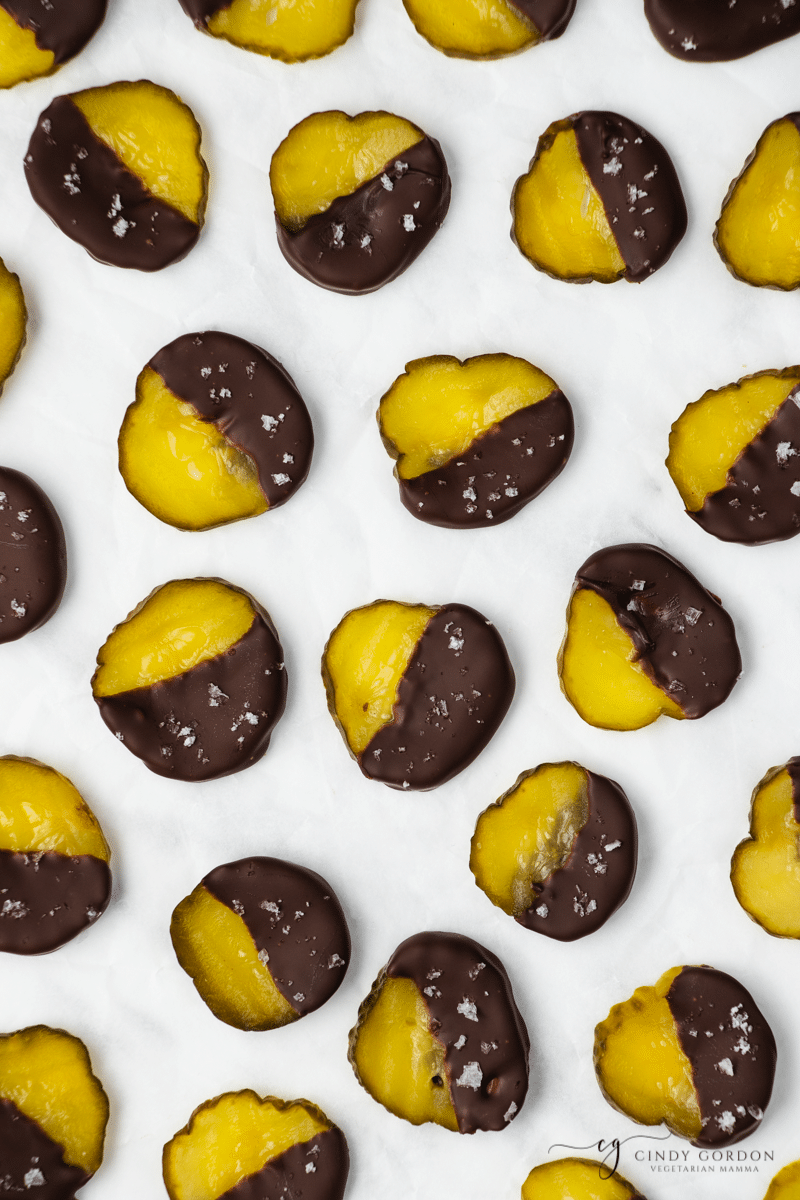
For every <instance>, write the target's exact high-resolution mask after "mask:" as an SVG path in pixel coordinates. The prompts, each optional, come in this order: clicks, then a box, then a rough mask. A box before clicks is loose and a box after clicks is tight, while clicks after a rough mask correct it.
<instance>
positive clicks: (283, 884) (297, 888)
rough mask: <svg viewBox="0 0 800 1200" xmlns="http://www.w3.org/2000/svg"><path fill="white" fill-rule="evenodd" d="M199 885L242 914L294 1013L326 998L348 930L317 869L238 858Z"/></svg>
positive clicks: (344, 960)
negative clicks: (311, 869) (238, 859)
mask: <svg viewBox="0 0 800 1200" xmlns="http://www.w3.org/2000/svg"><path fill="white" fill-rule="evenodd" d="M203 887H204V888H205V889H206V891H207V892H210V893H211V895H212V896H214V897H216V899H217V900H219V901H220V903H222V904H224V905H225V906H226V907H227V908H230V909H231V910H232V911H233V912H235V913H238V915H239V916H240V917H241V918H242V920H243V921H244V923H245V925H246V926H247V928H248V930H249V933H250V936H251V937H252V939H253V942H254V943H255V947H256V949H257V950H258V951H259V952H262V951H264V952H266V955H267V964H268V965H267V969H268V970H269V973H270V975H271V976H272V978H273V980H274V981H275V986H276V987H277V989H278V991H279V992H280V993H281V995H282V996H283V997H284V999H285V1000H288V1002H289V1004H291V1006H292V1008H293V1009H294V1010H295V1012H296V1013H298V1015H299V1016H301V1017H304V1016H305V1015H306V1013H310V1012H314V1011H315V1009H317V1008H320V1007H321V1006H322V1005H323V1004H324V1003H325V1001H326V1000H330V998H331V996H332V995H333V993H334V992H335V991H336V989H337V988H338V987H339V984H340V983H341V982H342V980H343V979H344V976H345V972H346V971H347V967H348V964H349V962H350V934H349V933H348V930H347V922H346V920H345V916H344V913H343V911H342V906H341V904H340V903H339V901H338V899H337V898H336V896H335V894H334V892H333V889H332V888H331V887H330V886H329V885H328V884H327V883H326V882H325V880H324V879H323V878H322V876H321V875H317V873H316V871H310V870H308V868H307V867H299V866H297V865H296V864H295V863H289V862H283V861H282V860H281V859H279V858H243V859H241V860H240V861H239V862H233V863H226V864H225V865H224V866H222V867H217V868H216V869H215V870H213V871H211V872H210V874H208V875H206V877H205V879H204V880H203Z"/></svg>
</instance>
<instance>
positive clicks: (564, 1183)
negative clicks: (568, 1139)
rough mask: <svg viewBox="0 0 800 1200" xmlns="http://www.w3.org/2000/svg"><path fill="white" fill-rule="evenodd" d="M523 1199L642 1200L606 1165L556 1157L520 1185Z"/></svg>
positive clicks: (533, 1172) (536, 1169)
mask: <svg viewBox="0 0 800 1200" xmlns="http://www.w3.org/2000/svg"><path fill="white" fill-rule="evenodd" d="M522 1200H644V1197H643V1196H642V1194H641V1193H640V1192H639V1191H638V1190H637V1189H636V1188H635V1187H634V1186H633V1184H632V1183H628V1180H627V1179H624V1178H623V1176H622V1175H619V1174H618V1173H617V1172H616V1171H612V1170H610V1169H609V1167H608V1166H607V1165H606V1164H605V1163H602V1162H596V1161H594V1160H592V1159H590V1158H557V1159H554V1160H553V1161H552V1162H545V1163H540V1165H539V1166H538V1167H534V1168H533V1170H532V1171H531V1172H530V1174H529V1175H528V1177H527V1179H526V1180H525V1182H524V1183H523V1185H522Z"/></svg>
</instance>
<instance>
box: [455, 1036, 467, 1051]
mask: <svg viewBox="0 0 800 1200" xmlns="http://www.w3.org/2000/svg"><path fill="white" fill-rule="evenodd" d="M466 1044H467V1039H466V1037H465V1035H464V1034H463V1033H462V1034H461V1037H460V1038H459V1039H458V1041H457V1042H453V1049H454V1050H463V1048H464V1046H466Z"/></svg>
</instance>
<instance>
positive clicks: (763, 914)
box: [731, 758, 800, 938]
mask: <svg viewBox="0 0 800 1200" xmlns="http://www.w3.org/2000/svg"><path fill="white" fill-rule="evenodd" d="M731 883H732V884H733V890H734V892H735V893H736V899H737V900H738V901H739V903H740V904H741V906H742V908H743V909H744V910H745V912H746V913H748V915H749V916H751V917H752V918H753V920H754V921H757V922H758V924H759V925H760V926H761V927H762V929H766V931H767V933H771V934H774V935H775V937H790V938H800V758H790V759H789V761H788V762H787V763H784V764H783V766H780V767H772V768H771V770H769V771H767V773H766V775H765V776H764V778H763V779H762V780H761V782H760V783H759V785H758V787H757V788H756V789H755V791H754V792H753V798H752V801H751V804H750V836H749V837H748V838H745V840H744V841H743V842H740V843H739V845H738V846H737V847H736V850H735V851H734V855H733V860H732V862H731Z"/></svg>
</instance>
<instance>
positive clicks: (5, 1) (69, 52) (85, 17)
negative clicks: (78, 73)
mask: <svg viewBox="0 0 800 1200" xmlns="http://www.w3.org/2000/svg"><path fill="white" fill-rule="evenodd" d="M107 4H108V0H0V8H4V9H5V10H6V12H7V13H8V14H9V16H11V17H13V18H14V20H15V21H16V23H17V24H18V25H19V26H20V27H21V28H22V29H30V30H31V31H32V32H33V36H34V37H35V39H36V45H37V46H38V47H39V49H40V50H51V51H52V53H53V65H54V66H60V65H61V63H65V62H67V61H68V60H69V59H70V58H74V57H75V55H76V54H78V53H79V52H80V51H81V50H82V49H83V47H84V46H85V45H86V43H87V42H88V41H89V40H90V38H92V37H93V36H94V34H95V33H97V30H98V29H99V28H100V26H101V25H102V24H103V19H104V17H105V15H106V7H107Z"/></svg>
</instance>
